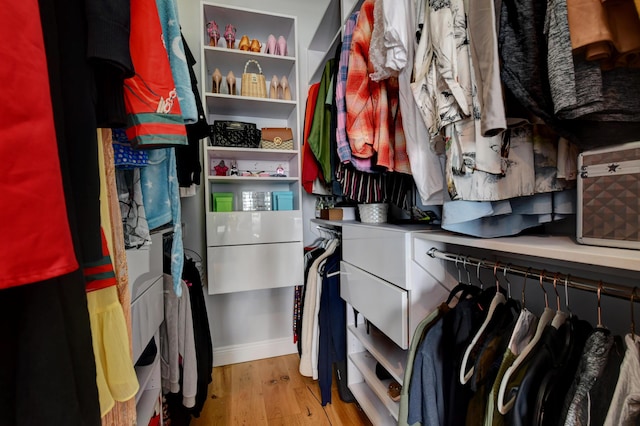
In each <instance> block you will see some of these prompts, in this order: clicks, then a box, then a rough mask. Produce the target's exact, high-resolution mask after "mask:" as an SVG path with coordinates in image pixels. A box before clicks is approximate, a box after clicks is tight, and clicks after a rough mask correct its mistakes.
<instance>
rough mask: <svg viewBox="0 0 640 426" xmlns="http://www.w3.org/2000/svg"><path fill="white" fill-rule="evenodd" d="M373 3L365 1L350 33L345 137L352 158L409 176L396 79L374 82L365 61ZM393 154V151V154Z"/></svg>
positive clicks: (371, 25) (369, 66)
mask: <svg viewBox="0 0 640 426" xmlns="http://www.w3.org/2000/svg"><path fill="white" fill-rule="evenodd" d="M373 11H374V1H373V0H366V1H365V2H364V3H363V4H362V7H361V8H360V14H359V16H358V20H357V23H356V26H355V28H354V31H353V39H352V45H351V51H350V53H349V69H348V73H347V89H346V90H347V91H346V106H347V135H348V137H349V144H350V145H351V152H352V154H353V155H354V156H356V157H361V158H370V157H372V156H374V154H375V155H376V157H375V166H378V167H381V168H382V169H383V170H388V171H398V172H402V173H409V172H410V166H409V162H408V157H407V155H406V148H405V142H404V132H403V130H402V124H401V123H402V119H401V114H400V110H399V107H398V82H397V79H396V78H389V79H387V80H384V81H380V82H374V81H371V79H370V78H369V74H370V73H371V72H373V68H372V66H371V63H370V60H369V46H370V41H371V33H372V31H373ZM396 151H397V152H396Z"/></svg>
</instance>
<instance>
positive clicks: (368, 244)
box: [342, 226, 407, 288]
mask: <svg viewBox="0 0 640 426" xmlns="http://www.w3.org/2000/svg"><path fill="white" fill-rule="evenodd" d="M405 237H406V233H405V232H398V231H390V230H388V229H375V228H372V227H364V226H343V228H342V244H343V249H342V253H343V254H342V258H343V259H344V260H345V261H346V262H349V263H350V264H352V265H355V266H357V267H358V268H361V269H364V270H365V271H367V272H370V273H372V274H373V275H375V276H377V277H380V278H382V279H383V280H386V281H389V282H390V283H393V284H395V285H399V286H401V287H403V288H407V276H406V265H407V259H406V255H405Z"/></svg>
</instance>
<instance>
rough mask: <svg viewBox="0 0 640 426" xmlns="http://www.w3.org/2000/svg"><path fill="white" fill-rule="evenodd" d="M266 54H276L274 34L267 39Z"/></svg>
mask: <svg viewBox="0 0 640 426" xmlns="http://www.w3.org/2000/svg"><path fill="white" fill-rule="evenodd" d="M264 53H270V54H272V55H275V54H276V36H274V35H273V34H269V37H268V38H267V47H265V49H264Z"/></svg>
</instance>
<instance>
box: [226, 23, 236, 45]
mask: <svg viewBox="0 0 640 426" xmlns="http://www.w3.org/2000/svg"><path fill="white" fill-rule="evenodd" d="M224 39H225V40H226V41H227V49H233V48H234V43H235V42H236V27H234V26H233V25H231V24H227V26H226V27H224Z"/></svg>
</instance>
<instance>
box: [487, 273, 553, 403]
mask: <svg viewBox="0 0 640 426" xmlns="http://www.w3.org/2000/svg"><path fill="white" fill-rule="evenodd" d="M527 272H528V270H527ZM546 274H547V271H546V270H544V269H543V270H542V272H540V288H542V291H543V292H544V302H545V308H544V311H543V312H542V315H540V319H539V320H538V326H537V328H536V332H535V334H534V335H533V337H532V338H531V340H530V341H529V343H527V346H525V347H524V349H522V352H520V354H519V355H518V357H517V358H516V359H515V361H513V364H512V365H511V366H510V367H509V368H507V371H506V372H505V374H504V376H503V377H502V381H501V382H500V388H499V390H498V403H497V406H498V411H500V413H501V414H507V413H508V412H509V411H510V410H511V409H512V408H513V405H514V403H515V401H516V395H517V393H516V394H513V393H512V392H509V394H510V395H511V396H510V398H509V400H508V401H506V402H505V396H506V394H507V387H508V386H509V381H510V380H511V376H512V375H514V374H515V372H516V371H518V369H519V367H520V365H521V364H522V363H523V362H524V360H525V359H526V358H527V355H528V354H529V353H530V352H531V351H532V350H533V349H534V348H535V347H536V345H537V344H538V342H539V341H540V339H541V338H542V334H543V332H544V329H545V328H546V327H547V325H548V324H549V323H550V322H551V321H552V319H553V318H554V316H555V313H554V312H553V310H552V309H550V308H549V298H548V296H547V291H546V290H545V288H544V285H543V281H544V278H545V276H546ZM525 281H526V280H525ZM523 291H524V289H523Z"/></svg>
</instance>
